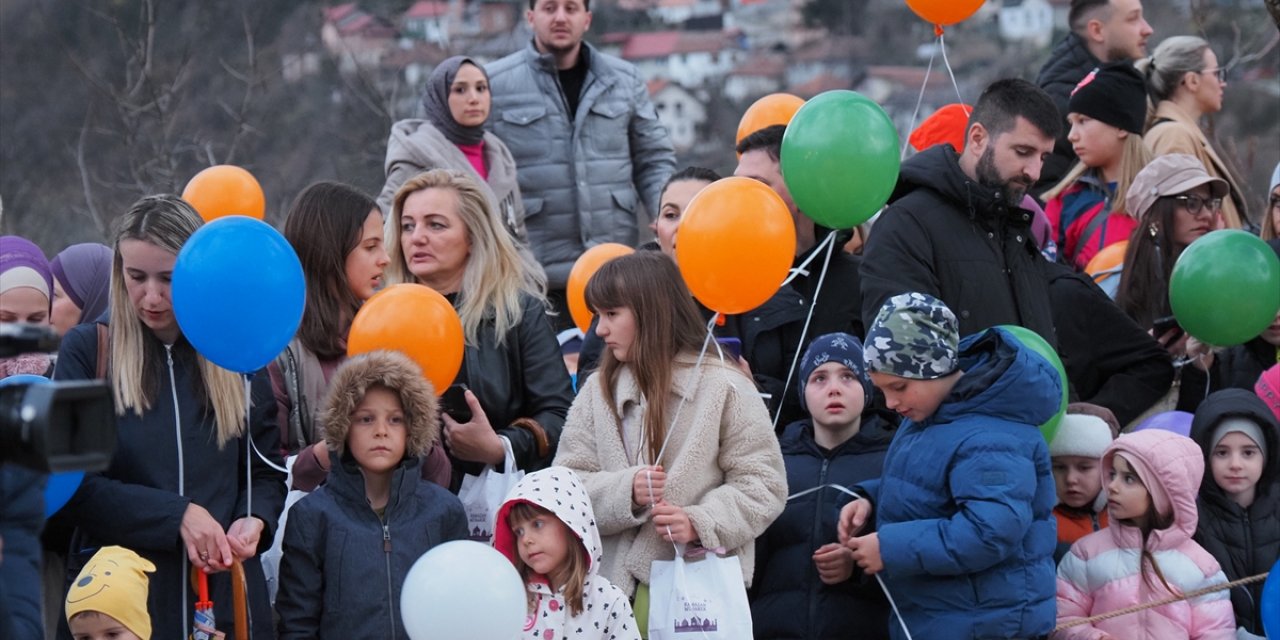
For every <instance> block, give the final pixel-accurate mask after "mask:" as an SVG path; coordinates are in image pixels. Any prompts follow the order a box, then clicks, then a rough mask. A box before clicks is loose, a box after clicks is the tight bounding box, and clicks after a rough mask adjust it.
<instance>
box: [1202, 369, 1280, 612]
mask: <svg viewBox="0 0 1280 640" xmlns="http://www.w3.org/2000/svg"><path fill="white" fill-rule="evenodd" d="M1229 416H1239V417H1244V418H1248V419H1249V420H1252V421H1253V422H1255V423H1256V424H1258V425H1259V426H1261V427H1262V433H1263V437H1265V438H1266V440H1267V442H1266V447H1267V454H1266V460H1265V461H1264V465H1263V467H1262V478H1261V479H1260V480H1259V481H1258V487H1257V493H1256V495H1255V497H1254V500H1253V504H1252V505H1250V506H1249V508H1248V509H1243V508H1241V507H1240V505H1238V504H1236V503H1235V502H1234V501H1232V500H1231V499H1230V498H1228V497H1227V495H1226V494H1225V493H1223V491H1222V489H1221V488H1220V487H1219V486H1218V483H1217V482H1215V481H1214V479H1213V469H1212V453H1213V452H1212V451H1211V450H1210V447H1211V446H1212V445H1213V443H1212V442H1210V439H1211V438H1212V437H1213V431H1214V429H1216V428H1217V426H1218V424H1219V423H1221V422H1222V420H1223V419H1224V418H1227V417H1229ZM1191 437H1192V438H1194V439H1195V441H1196V443H1197V444H1199V445H1200V448H1201V449H1203V450H1204V455H1205V466H1204V481H1203V482H1201V483H1200V497H1199V499H1198V500H1197V501H1196V503H1197V504H1196V506H1197V508H1198V509H1199V511H1200V523H1199V525H1197V527H1196V535H1195V540H1196V542H1198V543H1200V546H1202V547H1204V548H1205V549H1206V550H1207V551H1208V552H1209V553H1211V554H1213V557H1214V558H1215V559H1216V560H1217V561H1218V564H1220V565H1222V570H1223V572H1225V573H1226V574H1227V580H1239V579H1240V578H1245V577H1248V576H1252V575H1256V574H1259V573H1263V572H1265V571H1268V570H1270V569H1271V566H1272V565H1273V564H1275V561H1276V559H1277V558H1280V424H1277V422H1276V418H1275V415H1274V414H1272V413H1271V410H1270V409H1268V408H1267V405H1265V404H1263V402H1262V400H1261V399H1259V398H1258V397H1257V396H1256V395H1254V394H1253V393H1252V392H1249V391H1245V390H1243V389H1224V390H1222V391H1219V392H1217V393H1214V394H1213V395H1211V396H1209V397H1208V398H1207V399H1205V401H1204V403H1203V404H1201V405H1200V409H1199V410H1197V411H1196V417H1195V419H1194V420H1192V422H1191ZM1262 585H1263V583H1261V582H1257V583H1254V584H1251V585H1246V586H1243V587H1236V588H1235V589H1232V590H1231V608H1232V609H1234V610H1235V612H1236V626H1238V627H1244V628H1245V630H1247V631H1249V632H1250V633H1254V634H1257V635H1262V633H1263V631H1262V608H1261V607H1260V606H1259V605H1260V603H1261V602H1262Z"/></svg>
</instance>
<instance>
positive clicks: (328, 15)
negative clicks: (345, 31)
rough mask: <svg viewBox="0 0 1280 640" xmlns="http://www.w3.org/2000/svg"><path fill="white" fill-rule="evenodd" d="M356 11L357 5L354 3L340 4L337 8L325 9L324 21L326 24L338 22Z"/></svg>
mask: <svg viewBox="0 0 1280 640" xmlns="http://www.w3.org/2000/svg"><path fill="white" fill-rule="evenodd" d="M356 10H357V9H356V3H354V2H348V3H346V4H340V5H338V6H336V7H325V10H324V19H325V22H337V21H339V20H341V19H343V18H345V17H347V16H348V15H350V14H351V12H352V11H356Z"/></svg>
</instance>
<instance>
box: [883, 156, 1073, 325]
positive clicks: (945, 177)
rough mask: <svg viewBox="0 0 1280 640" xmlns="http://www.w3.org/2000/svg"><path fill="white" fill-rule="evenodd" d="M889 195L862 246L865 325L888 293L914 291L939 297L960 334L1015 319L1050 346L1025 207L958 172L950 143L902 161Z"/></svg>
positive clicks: (1045, 290) (1049, 320)
mask: <svg viewBox="0 0 1280 640" xmlns="http://www.w3.org/2000/svg"><path fill="white" fill-rule="evenodd" d="M894 195H895V199H894V200H892V204H890V205H889V207H888V208H887V209H885V211H884V213H882V214H881V215H880V220H879V222H877V223H876V225H875V230H874V231H872V233H871V236H870V237H869V238H868V240H867V246H866V249H865V250H864V251H863V256H862V271H861V274H862V321H863V324H864V326H868V327H869V326H871V323H872V321H874V320H875V317H876V312H877V311H879V310H880V305H882V304H884V302H885V300H888V299H889V298H890V297H892V296H894V295H897V294H899V293H906V292H911V291H914V292H919V293H927V294H930V295H932V296H934V297H936V298H939V299H941V300H942V301H943V302H945V303H946V304H947V306H948V307H949V308H950V309H951V311H952V312H954V313H955V314H956V318H957V319H959V321H960V335H962V336H967V335H972V334H975V333H977V332H979V331H981V330H983V329H987V328H990V327H993V326H996V325H1001V324H1017V325H1021V326H1024V327H1026V328H1028V329H1031V330H1032V331H1035V332H1036V333H1038V334H1040V335H1041V336H1043V337H1044V338H1045V340H1047V341H1048V342H1049V344H1051V345H1052V344H1056V341H1057V340H1056V338H1055V335H1054V329H1053V314H1052V310H1051V306H1050V302H1049V287H1048V282H1047V280H1046V279H1045V276H1044V273H1043V271H1042V270H1041V263H1043V262H1044V256H1042V255H1040V250H1039V249H1038V248H1037V247H1036V245H1035V240H1034V239H1033V238H1032V234H1031V229H1030V225H1031V219H1032V214H1031V212H1029V211H1026V210H1023V209H1021V208H1017V207H1010V206H1007V205H1005V204H1004V203H1003V202H1001V201H1000V199H998V198H997V197H996V194H994V193H993V192H992V191H991V190H990V189H988V188H986V187H983V186H981V185H979V184H978V183H977V182H975V181H974V180H972V179H970V178H969V177H968V176H967V175H965V173H964V171H963V170H961V169H960V165H959V162H958V157H957V155H956V152H955V149H953V148H952V147H951V145H937V146H934V147H930V148H929V149H926V150H924V151H922V152H920V153H919V154H917V155H915V156H914V157H912V158H910V159H908V160H907V161H906V162H904V163H902V172H901V174H900V177H899V179H898V189H897V192H895V194H894Z"/></svg>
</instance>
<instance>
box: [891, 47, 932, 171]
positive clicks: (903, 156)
mask: <svg viewBox="0 0 1280 640" xmlns="http://www.w3.org/2000/svg"><path fill="white" fill-rule="evenodd" d="M937 57H938V47H934V48H933V52H931V53H930V54H929V66H927V67H925V68H924V82H922V83H920V95H919V97H917V98H916V109H915V111H912V112H911V122H910V124H908V125H907V135H905V136H902V153H901V154H900V155H899V156H898V160H906V159H907V148H908V147H909V146H910V145H911V132H912V131H914V130H915V128H916V118H918V117H919V116H920V105H921V104H922V103H923V102H924V90H925V88H926V87H928V86H929V74H930V73H931V72H932V71H933V60H934V58H937Z"/></svg>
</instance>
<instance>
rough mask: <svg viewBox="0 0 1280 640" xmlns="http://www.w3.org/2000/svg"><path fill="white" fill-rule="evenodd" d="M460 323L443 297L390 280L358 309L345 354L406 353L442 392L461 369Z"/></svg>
mask: <svg viewBox="0 0 1280 640" xmlns="http://www.w3.org/2000/svg"><path fill="white" fill-rule="evenodd" d="M462 348H463V341H462V321H461V320H459V319H458V312H457V311H454V309H453V305H451V304H449V301H448V300H446V299H445V297H444V296H442V295H440V294H439V293H437V292H436V291H435V290H434V289H432V288H430V287H427V286H424V285H420V284H395V285H391V286H389V287H387V288H386V289H383V290H382V291H379V292H378V293H376V294H374V295H373V297H372V298H369V300H368V301H366V302H365V303H364V305H362V306H361V307H360V311H359V312H357V313H356V317H355V319H354V320H352V321H351V332H350V333H349V334H347V355H349V356H354V355H356V354H360V353H368V352H370V351H378V350H380V349H386V350H390V351H399V352H401V353H403V354H405V355H407V356H409V357H410V358H411V359H412V360H413V361H414V362H416V363H418V366H419V367H422V374H423V376H425V377H426V379H427V380H430V381H431V384H432V385H434V386H435V388H436V393H438V394H439V393H444V390H445V389H448V388H449V385H451V384H453V379H454V378H456V377H457V376H458V369H460V368H462Z"/></svg>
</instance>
